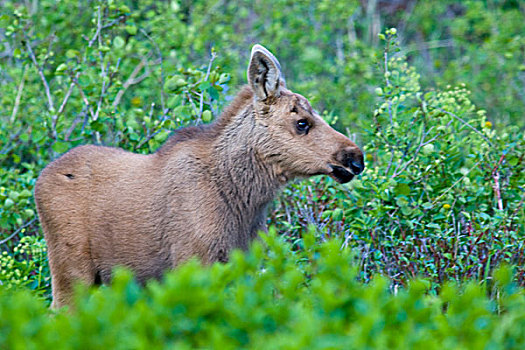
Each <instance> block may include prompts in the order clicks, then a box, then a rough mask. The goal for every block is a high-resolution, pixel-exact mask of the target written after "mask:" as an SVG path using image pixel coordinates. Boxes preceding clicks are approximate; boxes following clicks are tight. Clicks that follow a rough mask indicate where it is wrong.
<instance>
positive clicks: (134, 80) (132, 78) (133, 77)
mask: <svg viewBox="0 0 525 350" xmlns="http://www.w3.org/2000/svg"><path fill="white" fill-rule="evenodd" d="M146 63H147V62H146V58H143V59H142V60H141V61H140V62H139V64H137V66H136V67H135V69H133V72H131V74H130V75H129V77H128V79H127V80H126V81H125V82H124V84H123V85H122V89H121V90H119V92H118V93H117V96H116V97H115V100H114V101H113V108H116V107H117V106H118V105H119V103H120V100H121V99H122V96H124V93H125V92H126V90H127V89H128V87H130V85H133V84H138V83H140V82H141V81H142V80H144V79H146V78H147V77H148V76H149V71H147V70H146V72H145V73H144V74H142V75H141V76H140V77H138V78H136V76H137V75H138V74H139V72H140V71H141V70H142V68H144V66H146Z"/></svg>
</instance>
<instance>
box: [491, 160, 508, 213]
mask: <svg viewBox="0 0 525 350" xmlns="http://www.w3.org/2000/svg"><path fill="white" fill-rule="evenodd" d="M503 159H505V155H504V154H502V155H501V157H500V159H499V161H498V164H496V166H495V167H494V169H492V178H493V179H494V192H495V194H496V199H497V201H498V209H499V210H503V200H502V199H501V188H500V184H499V178H500V176H499V172H498V168H499V166H500V165H501V163H502V162H503Z"/></svg>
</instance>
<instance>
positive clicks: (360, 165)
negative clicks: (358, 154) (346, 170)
mask: <svg viewBox="0 0 525 350" xmlns="http://www.w3.org/2000/svg"><path fill="white" fill-rule="evenodd" d="M364 168H365V163H364V162H363V161H362V160H352V161H351V162H350V169H352V171H353V172H354V174H355V175H359V174H361V173H362V172H363V169H364Z"/></svg>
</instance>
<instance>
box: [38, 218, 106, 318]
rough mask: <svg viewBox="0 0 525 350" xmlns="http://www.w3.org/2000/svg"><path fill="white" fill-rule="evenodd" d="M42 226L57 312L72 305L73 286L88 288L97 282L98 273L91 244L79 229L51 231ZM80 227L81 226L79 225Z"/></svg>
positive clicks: (47, 227) (71, 227) (53, 304)
mask: <svg viewBox="0 0 525 350" xmlns="http://www.w3.org/2000/svg"><path fill="white" fill-rule="evenodd" d="M49 226H51V225H45V224H44V225H43V228H44V232H45V238H46V241H47V245H48V257H49V268H50V270H51V288H52V292H53V302H52V304H51V307H52V308H54V309H56V308H60V307H62V306H65V305H71V302H72V298H73V294H74V287H75V285H76V284H77V283H83V284H85V285H87V286H90V285H93V284H94V282H95V275H96V270H95V267H94V264H93V261H92V259H91V254H90V249H89V242H88V238H87V237H86V235H85V234H82V233H83V231H82V230H79V226H76V227H74V226H73V225H71V223H70V225H67V226H68V227H67V229H61V230H49V229H50V228H52V227H49ZM80 227H81V226H80Z"/></svg>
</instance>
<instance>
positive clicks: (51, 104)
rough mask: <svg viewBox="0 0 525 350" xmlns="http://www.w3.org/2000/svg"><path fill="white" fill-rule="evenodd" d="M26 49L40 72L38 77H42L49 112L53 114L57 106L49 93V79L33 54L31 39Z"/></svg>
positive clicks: (27, 42)
mask: <svg viewBox="0 0 525 350" xmlns="http://www.w3.org/2000/svg"><path fill="white" fill-rule="evenodd" d="M26 47H27V52H28V53H29V57H31V61H33V64H34V65H35V67H36V69H37V70H38V75H40V79H41V80H42V83H43V84H44V90H45V92H46V96H47V103H48V105H49V110H50V111H51V112H54V111H55V105H54V103H53V98H52V97H51V92H50V91H49V84H48V83H47V79H46V77H45V76H44V72H43V71H42V68H41V67H40V65H39V64H38V62H37V61H36V57H35V54H34V52H33V49H32V48H31V45H30V44H29V39H27V38H26Z"/></svg>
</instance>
